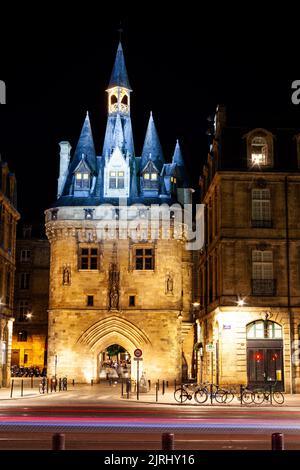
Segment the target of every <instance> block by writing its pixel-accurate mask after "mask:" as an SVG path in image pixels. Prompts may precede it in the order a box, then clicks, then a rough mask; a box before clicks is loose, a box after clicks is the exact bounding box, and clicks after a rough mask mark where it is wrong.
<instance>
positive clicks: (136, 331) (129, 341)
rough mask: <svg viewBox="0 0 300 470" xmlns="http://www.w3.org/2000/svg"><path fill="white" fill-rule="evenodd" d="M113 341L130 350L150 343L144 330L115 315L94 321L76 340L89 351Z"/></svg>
mask: <svg viewBox="0 0 300 470" xmlns="http://www.w3.org/2000/svg"><path fill="white" fill-rule="evenodd" d="M113 342H117V343H118V344H121V345H124V346H125V347H127V348H128V349H131V350H132V349H133V348H138V347H141V346H143V345H145V344H151V342H150V339H149V338H148V336H147V335H146V333H145V332H144V331H142V330H141V329H140V328H138V327H137V326H136V325H134V324H133V323H131V322H130V321H128V320H126V319H125V318H121V317H118V316H117V315H112V316H110V317H108V318H104V319H103V320H100V321H98V322H96V323H94V324H93V325H91V326H90V327H89V328H88V329H87V330H85V331H84V332H83V333H82V334H81V336H80V337H79V338H78V340H77V344H80V345H86V346H88V347H89V348H90V350H91V351H96V350H97V349H98V347H99V345H100V344H101V347H103V346H105V347H106V346H109V345H110V344H112V343H113Z"/></svg>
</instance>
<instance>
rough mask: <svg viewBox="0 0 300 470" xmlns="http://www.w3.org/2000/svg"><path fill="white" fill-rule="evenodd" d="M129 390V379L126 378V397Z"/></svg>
mask: <svg viewBox="0 0 300 470" xmlns="http://www.w3.org/2000/svg"><path fill="white" fill-rule="evenodd" d="M129 392H130V380H127V382H126V394H127V398H128V399H129Z"/></svg>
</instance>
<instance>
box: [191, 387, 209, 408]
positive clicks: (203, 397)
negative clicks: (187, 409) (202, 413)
mask: <svg viewBox="0 0 300 470" xmlns="http://www.w3.org/2000/svg"><path fill="white" fill-rule="evenodd" d="M194 398H195V400H196V402H197V403H200V405H202V404H203V403H205V402H206V401H207V399H208V394H207V392H206V391H205V390H202V389H201V388H200V389H199V390H197V391H196V392H195V395H194Z"/></svg>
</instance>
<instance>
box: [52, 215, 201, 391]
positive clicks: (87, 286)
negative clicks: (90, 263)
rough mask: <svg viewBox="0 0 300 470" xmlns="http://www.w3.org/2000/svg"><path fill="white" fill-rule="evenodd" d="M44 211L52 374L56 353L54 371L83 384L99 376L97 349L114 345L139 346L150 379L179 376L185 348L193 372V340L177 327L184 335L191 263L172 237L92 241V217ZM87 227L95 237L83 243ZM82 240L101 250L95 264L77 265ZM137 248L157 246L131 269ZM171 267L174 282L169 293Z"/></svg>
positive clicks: (178, 243)
mask: <svg viewBox="0 0 300 470" xmlns="http://www.w3.org/2000/svg"><path fill="white" fill-rule="evenodd" d="M82 210H83V208H82ZM95 210H97V208H95ZM46 214H47V215H46V217H47V223H46V230H47V235H48V237H49V240H50V244H51V272H50V274H51V275H50V307H49V349H48V367H49V371H50V374H55V357H56V373H57V374H58V375H59V376H62V375H64V374H66V375H67V376H68V377H70V378H74V379H75V380H76V381H80V382H85V381H90V380H91V379H94V380H97V378H99V354H100V353H101V352H102V351H104V350H105V349H106V348H107V347H108V346H110V345H111V344H119V345H120V346H122V347H124V348H125V349H126V350H127V351H128V352H129V354H130V355H131V357H133V352H134V350H135V349H136V348H141V349H142V351H143V364H142V370H144V372H145V373H146V376H147V378H148V379H151V380H157V379H159V378H160V379H165V380H171V379H175V378H176V379H177V380H179V379H180V378H181V354H182V348H183V354H185V355H186V360H187V362H188V365H189V373H190V374H191V361H192V355H191V353H192V347H193V345H191V342H190V341H189V342H187V344H185V342H186V338H185V336H186V335H184V334H183V335H182V328H181V327H182V325H187V328H183V329H184V330H187V331H186V334H187V335H188V333H189V330H191V328H192V324H191V323H190V305H191V301H192V298H191V287H190V282H191V262H190V254H189V252H187V251H186V250H185V246H184V243H183V242H182V241H181V240H177V239H173V240H172V239H171V240H163V239H158V240H156V241H155V242H151V241H145V240H143V242H142V243H138V242H137V243H136V242H135V243H133V242H132V241H131V240H130V239H126V240H117V241H116V240H97V238H96V226H97V221H96V220H95V221H89V222H88V223H85V221H79V220H73V221H72V220H70V219H71V217H72V216H74V212H73V210H72V209H66V208H62V209H60V210H59V212H58V214H57V219H56V220H55V221H53V220H51V210H49V211H46ZM60 217H61V218H62V219H60ZM90 233H93V234H94V235H95V236H94V237H93V239H94V240H95V241H94V242H88V243H87V242H84V241H80V240H84V239H85V238H86V239H88V237H86V234H90ZM81 246H91V247H97V248H98V253H99V269H97V270H93V271H92V270H82V269H79V250H80V247H81ZM140 246H147V247H153V248H154V253H155V254H154V269H153V270H151V271H143V270H136V269H135V267H134V266H133V265H132V256H133V255H132V250H133V249H136V247H140ZM113 260H114V262H115V264H116V265H117V269H118V272H119V273H120V281H119V284H120V289H119V302H118V306H117V308H110V299H109V293H110V288H111V286H110V282H109V271H110V265H111V263H112V261H113ZM65 265H68V267H69V283H68V284H65V283H64V266H65ZM170 267H171V268H172V270H171V271H172V283H173V284H172V289H171V290H170V291H168V290H167V289H168V287H167V285H166V283H167V280H168V276H169V274H170ZM169 288H170V286H169ZM87 296H93V306H87ZM129 296H135V306H133V307H130V306H129ZM180 314H181V315H182V319H181V318H180ZM183 341H185V342H183ZM182 342H183V346H182ZM185 346H186V347H185ZM133 374H135V368H134V367H133Z"/></svg>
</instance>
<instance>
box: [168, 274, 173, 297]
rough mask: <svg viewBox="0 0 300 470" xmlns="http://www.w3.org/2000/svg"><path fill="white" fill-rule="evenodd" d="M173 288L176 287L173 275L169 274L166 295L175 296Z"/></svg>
mask: <svg viewBox="0 0 300 470" xmlns="http://www.w3.org/2000/svg"><path fill="white" fill-rule="evenodd" d="M173 287H174V282H173V275H172V273H168V274H167V275H166V294H173Z"/></svg>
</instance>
